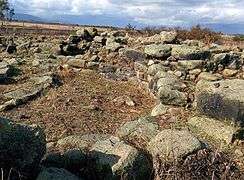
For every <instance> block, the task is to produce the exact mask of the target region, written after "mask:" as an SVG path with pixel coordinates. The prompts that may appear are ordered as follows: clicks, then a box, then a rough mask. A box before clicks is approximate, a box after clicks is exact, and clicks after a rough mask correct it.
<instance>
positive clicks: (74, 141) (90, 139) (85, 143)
mask: <svg viewBox="0 0 244 180" xmlns="http://www.w3.org/2000/svg"><path fill="white" fill-rule="evenodd" d="M110 137H111V135H103V134H87V135H81V136H79V135H73V136H68V137H65V138H63V139H60V140H58V142H57V147H58V148H59V149H73V148H77V149H89V148H90V147H91V146H92V145H93V144H95V143H96V142H97V141H104V140H106V139H108V138H110Z"/></svg>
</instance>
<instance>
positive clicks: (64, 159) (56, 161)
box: [41, 149, 88, 172]
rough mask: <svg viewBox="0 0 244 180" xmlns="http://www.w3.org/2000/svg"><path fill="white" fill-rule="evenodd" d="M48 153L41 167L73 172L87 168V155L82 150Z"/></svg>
mask: <svg viewBox="0 0 244 180" xmlns="http://www.w3.org/2000/svg"><path fill="white" fill-rule="evenodd" d="M60 151H61V152H55V153H48V154H47V155H46V156H45V157H44V158H43V160H42V162H41V165H42V166H44V167H46V168H49V167H57V168H65V169H67V170H69V171H71V172H77V171H79V170H80V169H82V168H84V167H85V166H86V164H87V163H86V162H87V159H88V158H87V155H86V153H85V152H84V151H83V150H82V149H69V150H67V151H63V150H60Z"/></svg>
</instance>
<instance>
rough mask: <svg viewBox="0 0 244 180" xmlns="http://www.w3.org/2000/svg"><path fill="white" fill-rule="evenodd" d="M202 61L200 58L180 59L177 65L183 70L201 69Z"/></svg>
mask: <svg viewBox="0 0 244 180" xmlns="http://www.w3.org/2000/svg"><path fill="white" fill-rule="evenodd" d="M203 64H204V62H203V61H202V60H182V61H178V64H177V66H178V67H179V68H181V69H185V70H193V69H197V68H198V69H201V68H202V67H203Z"/></svg>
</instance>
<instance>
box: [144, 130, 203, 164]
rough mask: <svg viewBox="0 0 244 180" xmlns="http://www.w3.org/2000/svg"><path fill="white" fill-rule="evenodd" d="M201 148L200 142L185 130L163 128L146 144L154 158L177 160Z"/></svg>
mask: <svg viewBox="0 0 244 180" xmlns="http://www.w3.org/2000/svg"><path fill="white" fill-rule="evenodd" d="M201 148H202V144H201V142H200V141H199V140H198V139H197V138H196V137H194V136H193V135H192V134H191V133H190V132H189V131H187V130H172V129H165V130H163V131H161V132H160V133H159V134H157V136H156V137H154V138H153V139H152V140H151V141H150V142H149V144H148V147H147V149H148V151H149V153H151V154H152V156H153V157H154V158H157V157H159V158H160V159H161V160H163V161H170V162H172V161H177V160H180V159H181V158H184V157H185V156H187V155H189V154H191V153H193V152H195V151H197V150H199V149H201Z"/></svg>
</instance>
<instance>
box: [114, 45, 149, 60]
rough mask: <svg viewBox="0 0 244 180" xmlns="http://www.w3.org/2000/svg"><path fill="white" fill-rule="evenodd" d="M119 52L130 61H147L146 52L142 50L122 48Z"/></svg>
mask: <svg viewBox="0 0 244 180" xmlns="http://www.w3.org/2000/svg"><path fill="white" fill-rule="evenodd" d="M119 54H120V56H121V57H124V58H126V59H128V60H130V61H133V62H136V61H139V62H141V61H145V59H146V56H145V55H144V53H142V52H140V51H136V50H134V49H127V48H124V49H120V51H119Z"/></svg>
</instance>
